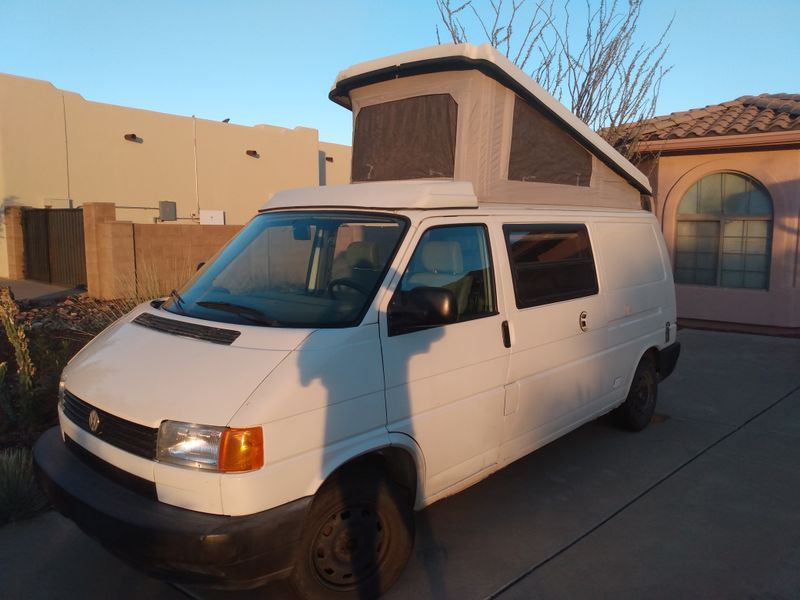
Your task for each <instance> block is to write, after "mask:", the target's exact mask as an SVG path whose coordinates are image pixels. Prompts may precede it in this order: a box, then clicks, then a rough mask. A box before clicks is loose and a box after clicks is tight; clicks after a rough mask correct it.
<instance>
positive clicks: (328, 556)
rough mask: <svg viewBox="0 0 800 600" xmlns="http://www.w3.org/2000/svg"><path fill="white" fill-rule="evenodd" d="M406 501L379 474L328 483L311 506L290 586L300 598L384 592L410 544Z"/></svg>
mask: <svg viewBox="0 0 800 600" xmlns="http://www.w3.org/2000/svg"><path fill="white" fill-rule="evenodd" d="M408 496H409V495H408V494H407V493H405V492H404V490H403V489H401V488H400V487H399V486H397V485H396V484H395V483H394V482H392V481H391V480H390V479H388V478H387V477H386V476H385V475H383V473H382V472H381V471H379V470H377V469H367V470H360V471H358V472H357V473H356V472H353V473H350V474H347V475H343V476H339V477H334V478H333V479H331V480H329V481H328V482H326V483H325V484H324V485H323V486H322V488H320V490H319V492H317V497H316V498H315V499H314V503H313V504H312V505H311V510H310V511H309V515H308V518H307V520H306V525H305V527H304V530H303V535H302V537H301V541H300V547H299V551H298V554H297V557H296V559H295V565H294V570H293V572H292V586H293V587H294V589H295V591H296V592H297V594H298V595H299V597H301V598H309V599H312V600H316V599H322V598H340V599H350V598H358V599H362V600H363V599H365V598H377V597H378V596H380V595H381V594H383V593H384V592H385V591H386V590H388V589H389V587H391V585H392V584H393V583H394V582H395V580H396V579H397V578H398V577H399V576H400V573H402V571H403V568H404V567H405V565H406V563H407V562H408V557H409V556H410V554H411V548H412V546H413V544H414V515H413V510H412V503H411V499H410V498H409V497H408ZM368 548H373V549H372V550H368Z"/></svg>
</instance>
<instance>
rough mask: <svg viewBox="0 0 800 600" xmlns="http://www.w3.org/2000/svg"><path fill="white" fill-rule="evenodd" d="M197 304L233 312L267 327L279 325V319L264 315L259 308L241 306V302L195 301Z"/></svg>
mask: <svg viewBox="0 0 800 600" xmlns="http://www.w3.org/2000/svg"><path fill="white" fill-rule="evenodd" d="M195 304H197V306H202V307H203V308H211V309H214V310H223V311H226V312H230V313H234V314H236V315H239V316H240V317H244V318H245V319H247V320H248V321H252V322H253V323H258V324H259V325H267V326H269V327H280V326H281V323H280V321H275V320H274V319H270V318H268V317H266V316H265V315H264V313H262V312H261V311H260V310H257V309H255V308H250V307H249V306H242V305H241V304H233V303H232V302H210V301H200V302H195Z"/></svg>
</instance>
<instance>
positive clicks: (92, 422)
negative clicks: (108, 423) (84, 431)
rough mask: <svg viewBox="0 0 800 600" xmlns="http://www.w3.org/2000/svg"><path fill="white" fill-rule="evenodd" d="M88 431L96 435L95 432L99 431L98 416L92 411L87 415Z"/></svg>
mask: <svg viewBox="0 0 800 600" xmlns="http://www.w3.org/2000/svg"><path fill="white" fill-rule="evenodd" d="M89 429H91V430H92V433H97V430H98V429H100V415H98V414H97V411H96V410H94V409H92V411H91V412H90V413H89Z"/></svg>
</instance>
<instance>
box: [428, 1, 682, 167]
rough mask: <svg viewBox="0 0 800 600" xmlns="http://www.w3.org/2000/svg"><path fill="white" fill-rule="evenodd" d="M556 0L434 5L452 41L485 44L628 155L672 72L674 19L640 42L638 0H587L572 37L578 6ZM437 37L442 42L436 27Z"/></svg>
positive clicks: (653, 110) (437, 2)
mask: <svg viewBox="0 0 800 600" xmlns="http://www.w3.org/2000/svg"><path fill="white" fill-rule="evenodd" d="M554 2H555V0H510V4H509V2H508V0H459V1H458V2H453V0H436V6H437V8H438V9H439V15H440V17H441V19H442V23H443V24H444V27H445V29H446V30H447V33H448V34H449V35H450V38H451V39H452V41H453V43H456V44H458V43H462V42H466V41H468V40H469V39H473V40H474V41H476V42H480V41H483V42H488V43H489V44H491V45H492V46H494V47H495V48H497V49H498V50H499V51H500V52H502V53H503V54H504V55H505V56H507V57H508V58H509V59H510V60H512V61H513V62H514V63H515V64H516V65H517V66H519V67H520V68H521V69H527V70H528V72H529V73H530V75H531V76H532V77H533V78H534V79H535V80H536V81H537V82H539V84H540V85H541V86H542V87H544V88H545V89H546V90H547V91H549V92H550V93H551V94H552V95H553V96H555V97H556V98H557V99H559V100H562V101H566V102H567V104H568V105H569V106H570V108H571V109H572V112H573V113H575V114H576V115H577V116H578V117H579V118H580V119H582V120H583V121H584V122H586V123H587V124H588V125H589V126H590V127H592V128H593V129H596V130H599V132H600V134H601V135H602V136H604V137H605V138H606V139H607V140H609V141H611V142H612V143H614V144H616V145H617V146H618V147H619V148H620V149H621V150H622V151H623V152H624V153H625V154H626V155H627V156H629V157H630V156H632V155H633V154H635V151H636V142H637V140H638V137H639V136H640V134H641V126H640V124H641V122H642V121H644V120H647V119H649V118H651V117H652V116H653V115H654V114H655V110H656V102H657V100H658V93H659V91H660V89H661V83H662V81H663V79H664V77H665V76H666V75H667V74H668V73H669V72H670V70H671V67H669V66H665V65H664V58H665V57H666V54H667V51H668V49H669V44H668V43H667V41H666V40H667V35H668V33H669V31H670V29H671V28H672V21H670V22H669V23H667V25H666V26H665V28H664V30H663V31H662V33H661V35H660V36H659V37H658V39H657V40H655V42H654V43H648V42H646V41H645V42H638V41H637V35H636V34H637V28H638V26H639V18H640V15H641V10H642V5H643V2H644V0H586V6H585V23H584V27H583V31H582V33H581V34H580V35H577V34H576V33H575V31H574V29H573V28H572V23H571V16H572V14H574V13H575V12H577V11H573V10H572V8H571V7H570V5H569V2H567V3H565V4H564V8H563V14H560V15H556V14H555V11H554ZM517 32H520V33H519V34H517ZM436 39H437V40H439V42H440V43H441V39H440V36H439V28H438V26H437V28H436ZM534 60H535V62H536V63H537V64H535V65H531V64H530V63H531V62H532V61H534Z"/></svg>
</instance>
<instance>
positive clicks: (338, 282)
mask: <svg viewBox="0 0 800 600" xmlns="http://www.w3.org/2000/svg"><path fill="white" fill-rule="evenodd" d="M340 286H341V287H349V288H352V289H354V290H355V291H357V292H358V293H359V294H363V295H364V296H369V290H365V289H364V288H363V287H362V286H361V284H360V283H358V282H357V281H353V280H352V279H348V278H347V277H340V278H339V279H331V281H330V283H328V293H329V294H330V296H331V298H336V293H335V292H334V291H333V290H334V288H337V287H340Z"/></svg>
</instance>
